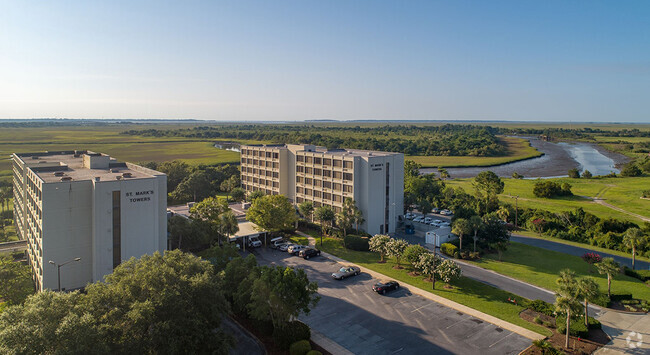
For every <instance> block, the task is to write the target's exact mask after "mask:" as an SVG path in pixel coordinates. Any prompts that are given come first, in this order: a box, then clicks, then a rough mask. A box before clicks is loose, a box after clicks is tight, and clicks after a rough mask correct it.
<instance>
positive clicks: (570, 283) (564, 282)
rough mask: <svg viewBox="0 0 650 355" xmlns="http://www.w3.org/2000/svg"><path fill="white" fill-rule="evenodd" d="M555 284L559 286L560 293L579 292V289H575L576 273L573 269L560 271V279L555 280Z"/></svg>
mask: <svg viewBox="0 0 650 355" xmlns="http://www.w3.org/2000/svg"><path fill="white" fill-rule="evenodd" d="M555 283H556V284H557V285H558V287H559V289H560V291H566V292H573V293H575V292H577V289H576V288H575V285H576V273H575V271H573V270H571V269H564V270H562V271H560V277H559V278H558V279H557V280H555Z"/></svg>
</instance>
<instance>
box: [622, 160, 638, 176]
mask: <svg viewBox="0 0 650 355" xmlns="http://www.w3.org/2000/svg"><path fill="white" fill-rule="evenodd" d="M641 174H643V172H642V171H641V169H639V167H638V166H637V165H636V164H634V163H629V164H627V165H626V166H625V167H624V168H623V170H621V175H622V176H628V177H629V176H641Z"/></svg>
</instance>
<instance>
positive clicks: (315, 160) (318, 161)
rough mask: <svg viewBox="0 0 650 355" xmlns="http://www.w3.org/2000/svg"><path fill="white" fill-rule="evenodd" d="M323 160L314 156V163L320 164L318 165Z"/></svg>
mask: <svg viewBox="0 0 650 355" xmlns="http://www.w3.org/2000/svg"><path fill="white" fill-rule="evenodd" d="M321 161H322V159H321V158H316V157H314V164H318V165H320V164H321Z"/></svg>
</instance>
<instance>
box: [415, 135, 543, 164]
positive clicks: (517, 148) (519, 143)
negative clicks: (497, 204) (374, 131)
mask: <svg viewBox="0 0 650 355" xmlns="http://www.w3.org/2000/svg"><path fill="white" fill-rule="evenodd" d="M501 139H502V141H503V142H504V143H505V144H506V145H507V147H508V152H509V154H508V156H504V157H467V156H462V157H458V156H407V157H405V159H407V160H413V161H415V162H416V163H419V164H422V166H423V167H425V168H435V167H438V166H443V167H447V168H451V167H467V166H491V165H499V164H505V163H511V162H514V161H518V160H523V159H530V158H534V157H538V156H540V155H542V153H540V152H539V151H538V150H537V149H535V148H533V147H531V146H530V143H529V142H528V141H527V140H525V139H522V138H514V137H501Z"/></svg>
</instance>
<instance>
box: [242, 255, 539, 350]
mask: <svg viewBox="0 0 650 355" xmlns="http://www.w3.org/2000/svg"><path fill="white" fill-rule="evenodd" d="M255 254H256V255H257V257H258V261H259V262H260V264H265V265H269V264H271V265H287V266H292V267H299V268H303V269H304V270H305V271H306V272H307V275H308V276H309V279H310V280H312V281H316V282H318V285H319V294H320V295H321V300H320V302H319V304H318V305H317V306H316V307H315V308H314V309H313V310H312V311H311V313H310V314H309V315H308V316H301V317H300V319H301V320H303V321H304V322H305V323H307V324H308V325H309V326H310V327H312V328H313V329H315V330H317V331H318V332H320V333H322V334H324V335H325V336H327V337H329V338H330V339H332V340H333V341H335V342H337V343H338V344H339V345H341V346H343V347H345V348H346V349H348V350H349V351H351V352H352V353H355V354H484V355H487V354H518V353H519V352H520V351H522V350H523V349H525V348H526V347H528V346H529V345H530V340H529V339H527V338H525V337H523V336H520V335H518V334H515V333H512V332H510V331H507V330H504V329H502V328H498V327H497V326H495V325H493V324H490V323H487V322H484V321H482V320H480V319H476V318H474V317H471V316H468V315H466V314H463V313H461V312H458V311H456V310H453V309H451V308H448V307H445V306H442V305H440V304H438V303H436V302H433V301H430V300H428V299H425V298H423V297H420V296H417V295H413V294H411V292H409V290H408V289H406V288H404V287H402V288H400V289H399V290H398V291H395V292H392V293H390V294H388V295H386V296H381V295H378V294H376V293H374V292H373V291H372V289H371V286H372V285H373V284H374V283H376V282H377V281H378V280H374V279H372V277H370V276H369V275H368V274H366V273H363V270H362V274H361V275H359V276H354V277H351V278H348V279H345V280H343V281H336V280H333V279H332V278H331V276H330V275H331V273H332V272H334V271H336V270H338V268H339V264H337V263H336V262H334V261H331V260H329V259H327V258H325V257H317V258H314V259H310V260H303V259H302V258H298V257H292V256H290V255H289V254H288V253H286V252H280V251H275V250H266V249H264V248H259V249H256V250H255ZM382 281H386V280H382Z"/></svg>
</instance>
